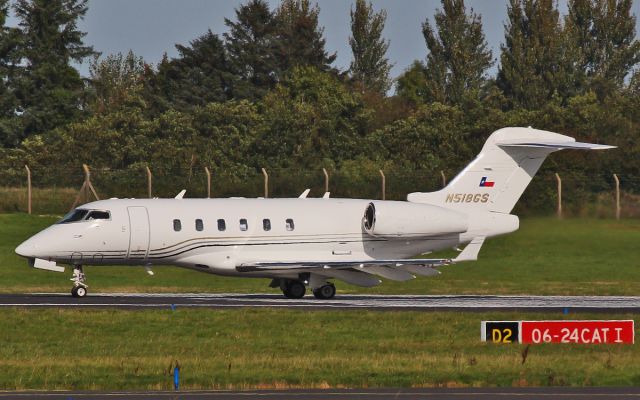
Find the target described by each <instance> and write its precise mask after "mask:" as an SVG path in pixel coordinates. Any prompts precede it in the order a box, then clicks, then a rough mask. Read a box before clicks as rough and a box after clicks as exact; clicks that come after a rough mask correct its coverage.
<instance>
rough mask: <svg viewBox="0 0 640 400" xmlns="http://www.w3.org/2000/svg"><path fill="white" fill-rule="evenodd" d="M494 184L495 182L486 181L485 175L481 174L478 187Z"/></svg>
mask: <svg viewBox="0 0 640 400" xmlns="http://www.w3.org/2000/svg"><path fill="white" fill-rule="evenodd" d="M494 184H495V182H493V181H488V180H487V177H486V176H483V177H482V179H480V187H493V185H494Z"/></svg>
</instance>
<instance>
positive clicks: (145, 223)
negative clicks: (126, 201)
mask: <svg viewBox="0 0 640 400" xmlns="http://www.w3.org/2000/svg"><path fill="white" fill-rule="evenodd" d="M127 211H128V212H129V251H128V252H127V258H128V259H129V260H146V259H147V255H148V253H149V234H150V232H149V214H148V212H147V208H146V207H127Z"/></svg>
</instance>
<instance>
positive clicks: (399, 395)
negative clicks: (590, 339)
mask: <svg viewBox="0 0 640 400" xmlns="http://www.w3.org/2000/svg"><path fill="white" fill-rule="evenodd" d="M254 398H255V399H257V398H259V399H267V400H272V399H273V400H275V399H290V400H298V399H318V400H319V399H333V400H356V399H357V400H363V399H402V400H413V399H429V400H436V399H446V400H450V399H496V398H499V399H501V400H502V399H504V400H511V399H517V400H532V399H541V398H544V399H557V398H561V399H567V400H578V399H581V400H583V399H584V400H591V399H618V398H626V399H629V398H634V399H637V398H640V388H566V387H544V388H484V389H483V388H463V389H443V388H426V389H422V388H420V389H410V388H409V389H328V390H300V389H294V390H255V391H252V390H246V391H225V390H221V391H186V392H65V391H60V392H0V399H49V400H52V399H55V400H89V399H91V400H106V399H109V400H110V399H135V400H142V399H145V400H146V399H167V400H168V399H180V400H200V399H254Z"/></svg>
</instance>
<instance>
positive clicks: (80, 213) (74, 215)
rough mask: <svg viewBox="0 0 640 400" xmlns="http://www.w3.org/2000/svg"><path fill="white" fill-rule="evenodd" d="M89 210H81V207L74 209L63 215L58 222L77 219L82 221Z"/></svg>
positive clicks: (63, 222) (64, 222) (65, 222)
mask: <svg viewBox="0 0 640 400" xmlns="http://www.w3.org/2000/svg"><path fill="white" fill-rule="evenodd" d="M88 212H89V210H82V209H79V208H77V209H75V210H73V211H71V212H70V213H69V214H67V215H65V216H64V217H63V218H62V219H61V220H60V222H58V223H59V224H68V223H70V222H78V221H82V220H83V219H84V217H85V216H86V215H87V213H88Z"/></svg>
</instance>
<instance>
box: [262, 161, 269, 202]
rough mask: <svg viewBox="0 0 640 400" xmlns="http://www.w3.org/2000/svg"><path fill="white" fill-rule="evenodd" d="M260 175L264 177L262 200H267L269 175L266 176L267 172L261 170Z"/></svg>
mask: <svg viewBox="0 0 640 400" xmlns="http://www.w3.org/2000/svg"><path fill="white" fill-rule="evenodd" d="M262 175H264V198H265V199H268V198H269V174H267V170H266V169H264V168H262Z"/></svg>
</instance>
